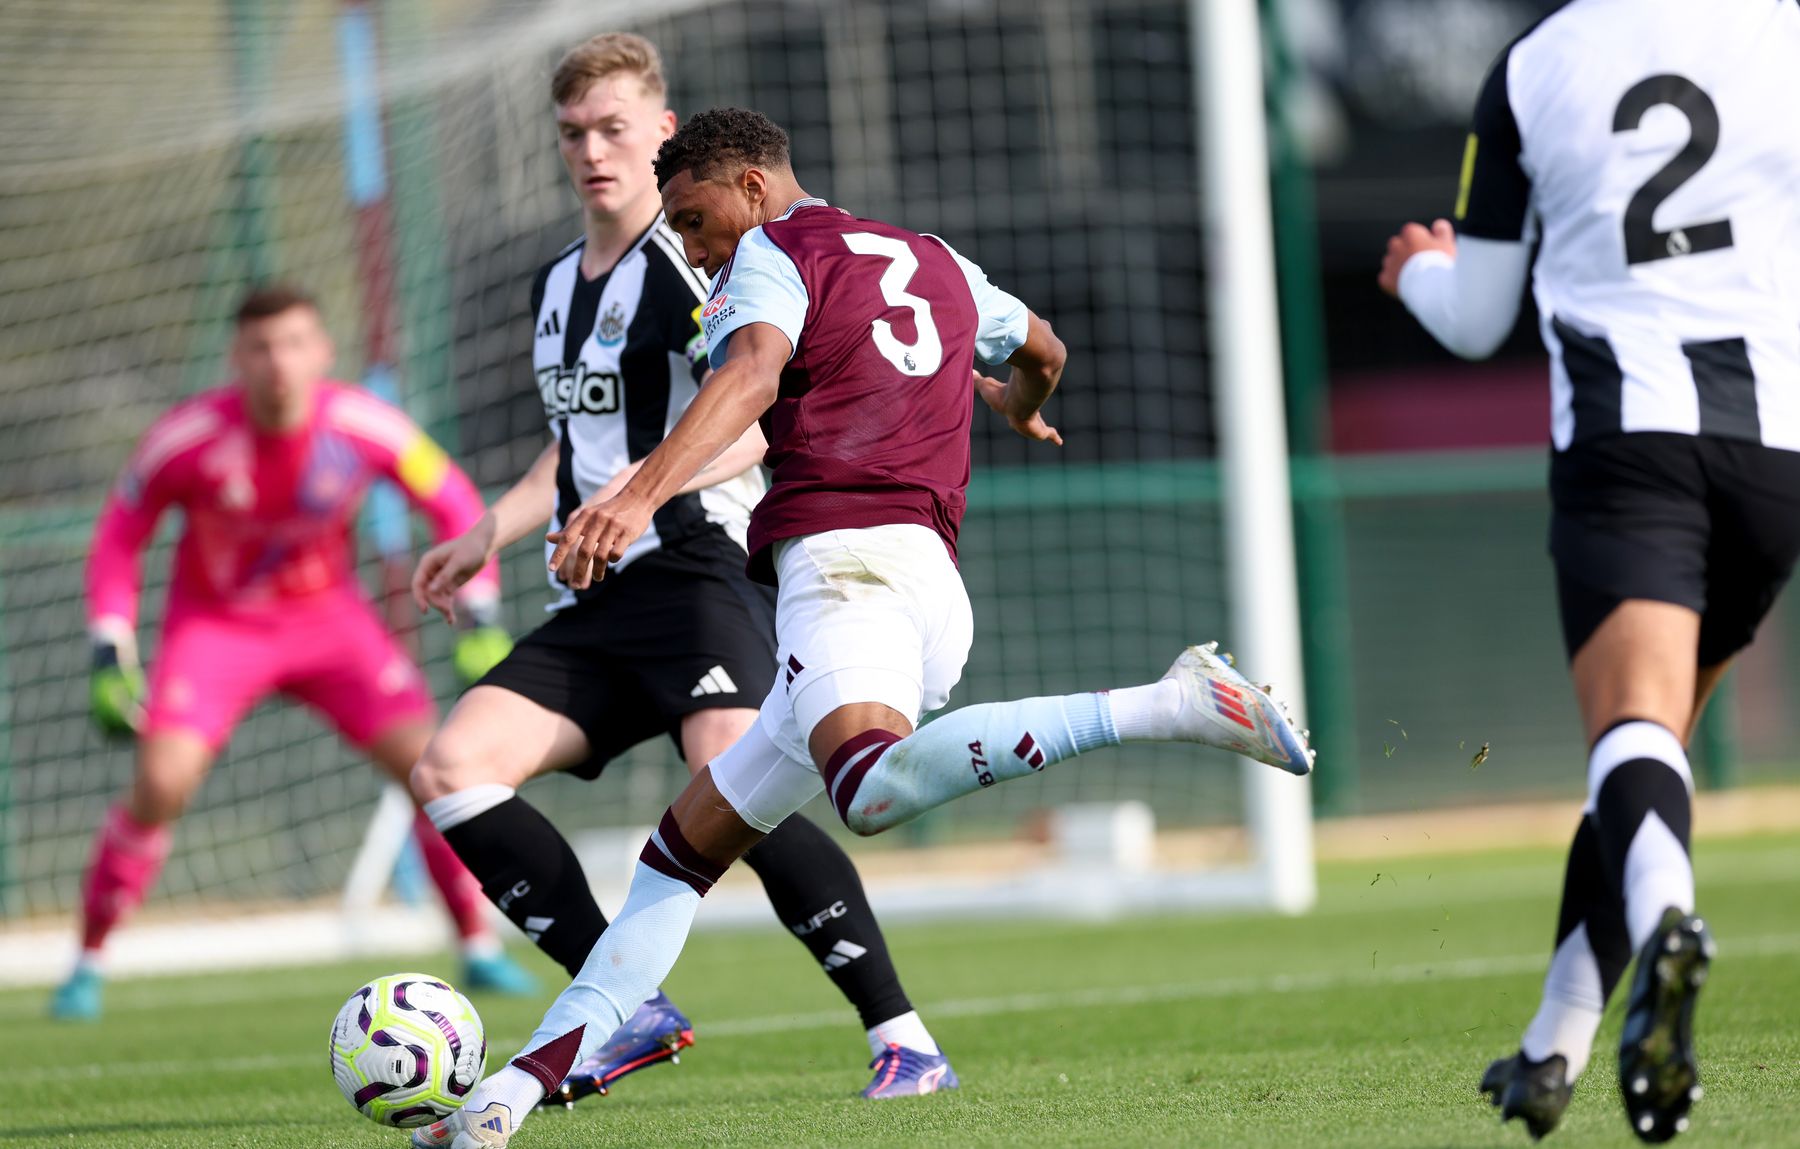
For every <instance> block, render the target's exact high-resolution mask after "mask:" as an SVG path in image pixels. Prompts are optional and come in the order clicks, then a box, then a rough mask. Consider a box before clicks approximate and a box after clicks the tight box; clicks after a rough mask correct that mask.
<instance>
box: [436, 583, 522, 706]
mask: <svg viewBox="0 0 1800 1149" xmlns="http://www.w3.org/2000/svg"><path fill="white" fill-rule="evenodd" d="M499 615H500V610H499V604H498V603H497V602H495V601H493V600H492V599H483V600H470V601H468V602H465V603H464V604H463V618H464V619H465V620H466V622H467V624H468V627H467V629H466V630H463V631H461V632H460V633H458V634H457V636H456V644H455V649H454V650H452V652H451V656H450V660H451V662H452V663H454V664H455V666H456V678H457V681H458V682H460V683H462V684H463V685H464V686H465V687H466V686H473V685H475V684H476V683H477V682H479V681H481V679H482V677H483V676H484V675H486V674H487V672H488V671H490V670H492V669H494V667H496V666H498V665H500V660H501V659H503V658H505V657H506V656H507V655H509V654H511V653H512V646H513V644H512V638H511V637H510V636H509V635H508V634H507V633H506V631H505V630H504V629H502V628H501V626H500V622H499Z"/></svg>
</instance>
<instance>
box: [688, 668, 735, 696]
mask: <svg viewBox="0 0 1800 1149" xmlns="http://www.w3.org/2000/svg"><path fill="white" fill-rule="evenodd" d="M737 692H738V686H737V683H735V682H733V681H731V675H729V674H726V673H725V668H724V667H723V666H715V667H713V668H712V669H711V670H709V671H707V672H706V673H705V674H703V675H701V676H700V681H699V682H698V683H696V684H695V685H694V689H692V690H690V691H688V697H689V698H699V697H700V696H701V695H703V694H736V693H737Z"/></svg>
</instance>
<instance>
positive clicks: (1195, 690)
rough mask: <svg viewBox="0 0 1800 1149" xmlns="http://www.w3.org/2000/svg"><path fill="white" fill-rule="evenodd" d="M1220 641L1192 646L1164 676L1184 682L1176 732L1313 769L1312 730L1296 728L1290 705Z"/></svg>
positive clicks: (1302, 770)
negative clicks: (1245, 671) (1256, 680)
mask: <svg viewBox="0 0 1800 1149" xmlns="http://www.w3.org/2000/svg"><path fill="white" fill-rule="evenodd" d="M1218 649H1219V644H1218V643H1216V642H1209V643H1207V644H1206V645H1205V646H1190V647H1188V648H1187V649H1186V650H1184V651H1182V652H1181V657H1179V658H1177V659H1176V660H1175V665H1173V666H1171V667H1169V672H1168V673H1167V674H1165V675H1163V679H1164V680H1165V681H1166V680H1169V679H1173V680H1175V681H1176V682H1178V683H1180V684H1181V712H1180V715H1179V717H1178V718H1177V719H1176V725H1175V729H1176V735H1175V736H1176V737H1177V738H1179V739H1181V740H1182V741H1184V742H1200V743H1203V744H1205V745H1207V746H1217V747H1219V748H1220V749H1222V750H1230V751H1233V752H1235V753H1238V754H1242V755H1244V756H1246V757H1248V758H1254V759H1256V760H1257V761H1258V762H1263V763H1266V764H1267V765H1270V766H1277V767H1280V768H1281V769H1283V770H1286V771H1287V772H1288V773H1289V774H1307V773H1311V771H1312V764H1313V758H1314V757H1315V756H1316V753H1315V751H1313V750H1312V748H1311V747H1309V746H1307V744H1306V738H1307V733H1306V731H1304V730H1298V729H1295V727H1294V721H1293V719H1292V718H1290V717H1288V712H1287V706H1286V705H1285V704H1284V703H1282V702H1280V701H1278V700H1277V699H1276V698H1275V697H1274V696H1273V695H1272V694H1271V693H1270V691H1269V688H1268V687H1267V686H1253V685H1251V683H1250V681H1249V680H1248V679H1246V678H1245V677H1244V676H1243V675H1242V674H1239V673H1238V672H1237V669H1236V668H1235V667H1234V666H1233V665H1232V661H1231V656H1230V655H1229V654H1220V653H1218Z"/></svg>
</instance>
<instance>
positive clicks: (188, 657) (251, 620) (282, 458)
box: [51, 287, 533, 1020]
mask: <svg viewBox="0 0 1800 1149" xmlns="http://www.w3.org/2000/svg"><path fill="white" fill-rule="evenodd" d="M332 355H333V350H332V344H331V340H330V337H329V336H327V334H326V332H325V328H324V325H323V323H322V321H321V320H320V317H319V312H318V309H317V307H316V306H315V305H314V304H313V302H312V300H311V299H310V298H308V297H307V296H306V295H304V294H302V293H300V292H298V291H295V290H292V289H290V288H284V287H274V288H265V289H262V290H258V291H255V292H252V293H251V294H250V296H249V297H248V298H246V299H245V300H244V302H243V304H242V306H240V307H239V309H238V314H237V331H236V335H235V338H234V339H233V342H232V345H231V363H232V367H233V369H234V370H235V371H236V373H237V378H236V380H235V381H234V382H232V383H230V384H227V385H226V386H223V387H220V388H217V389H215V390H212V391H207V392H205V393H203V394H201V395H197V396H195V397H194V398H192V399H189V400H187V401H186V402H183V403H181V404H179V405H178V406H176V407H175V408H174V409H173V410H171V411H169V412H168V413H167V414H165V415H164V416H163V417H162V418H160V419H158V420H157V421H156V423H155V424H154V425H153V426H152V427H151V428H150V430H149V431H148V432H146V433H145V435H144V437H143V439H142V440H141V441H140V442H139V444H138V446H137V450H136V451H135V452H134V453H133V454H132V456H131V459H130V461H129V462H128V463H127V464H126V465H125V469H124V472H123V473H122V474H121V475H120V477H119V480H118V483H117V485H116V486H115V487H114V489H113V491H112V494H111V495H110V496H109V497H108V499H107V500H106V505H105V507H104V509H103V510H102V511H101V513H100V519H99V521H98V523H96V524H95V528H94V541H93V547H92V550H91V553H90V556H89V559H88V568H87V613H88V633H89V637H90V639H91V641H92V644H93V652H94V668H95V669H94V675H93V680H92V692H91V694H92V703H93V712H94V718H95V721H96V722H97V723H98V724H99V725H100V727H101V728H102V729H103V730H105V731H107V732H108V733H112V734H120V735H135V736H136V738H137V758H136V769H135V772H134V775H133V779H132V784H131V788H130V789H129V790H128V791H127V792H126V794H125V796H124V798H123V799H122V800H121V801H120V802H119V803H118V804H117V805H115V806H114V807H113V808H112V809H111V810H110V811H109V812H108V813H107V815H106V820H105V821H104V822H103V823H102V825H101V827H100V832H99V835H98V837H97V838H96V839H95V841H94V852H93V858H92V861H91V862H90V864H89V867H88V871H87V875H86V877H85V879H84V881H83V884H82V903H81V904H82V910H81V954H80V958H79V960H78V962H77V964H76V967H75V969H74V971H73V973H71V975H70V977H69V979H68V980H67V981H66V982H64V983H63V985H62V986H61V987H60V988H59V989H58V990H57V992H56V995H55V996H54V997H53V998H52V1001H51V1012H52V1013H53V1014H54V1015H55V1016H57V1017H61V1018H66V1019H72V1020H85V1019H92V1018H95V1017H97V1016H99V1013H100V1009H101V996H102V992H101V990H102V984H103V982H102V973H101V957H102V947H103V946H104V944H105V942H106V940H107V937H108V935H109V934H111V933H112V931H113V928H114V927H115V926H116V925H118V923H119V921H120V919H122V918H123V917H124V916H125V915H126V914H127V913H129V912H130V911H131V910H132V909H134V908H135V907H136V906H138V905H139V904H140V903H141V902H142V901H143V900H144V896H145V894H146V893H147V892H148V891H149V889H150V886H151V885H152V884H153V883H154V882H155V881H156V877H157V874H158V873H159V872H160V871H161V869H162V865H163V861H164V859H165V858H166V857H167V856H168V853H169V843H170V825H171V823H173V822H174V821H175V820H176V819H177V818H178V817H179V816H180V815H181V812H182V810H183V809H184V808H185V807H186V806H187V804H188V802H189V800H190V799H192V797H193V795H194V793H195V791H196V790H198V789H199V787H200V784H201V782H203V781H204V780H205V778H206V775H207V772H208V771H209V770H210V769H211V768H212V764H213V761H214V760H215V758H216V757H217V755H218V752H219V750H220V748H221V747H223V746H224V744H225V742H226V740H227V739H228V738H230V736H231V731H232V728H233V727H235V726H236V725H237V723H238V720H239V719H241V718H242V717H243V716H244V714H245V713H246V712H248V711H249V710H250V708H251V707H253V706H255V705H256V704H257V702H259V701H260V700H262V699H263V698H265V697H267V696H269V695H271V694H281V695H284V696H286V697H288V698H292V699H294V700H296V701H299V702H304V703H306V704H307V705H308V706H310V707H311V708H312V709H314V710H316V711H318V712H319V713H320V714H321V715H322V716H323V717H325V718H326V719H327V720H328V721H329V722H331V724H332V725H333V726H335V727H336V728H337V730H338V732H339V733H340V734H341V735H342V736H343V737H344V739H345V741H347V742H349V743H351V744H352V745H354V746H356V747H358V748H359V749H361V750H362V751H363V752H364V753H366V754H368V756H369V758H370V759H371V760H372V761H373V762H374V763H375V765H376V766H378V767H379V768H380V769H381V770H382V771H383V772H384V773H386V774H388V775H389V776H391V777H393V778H394V779H396V780H398V781H401V782H404V781H405V780H406V778H407V775H408V772H409V771H410V770H411V768H412V765H413V763H414V762H416V761H417V760H418V757H419V754H420V753H421V752H422V751H423V750H424V747H425V744H426V742H427V740H428V739H429V738H430V737H431V731H432V725H433V707H432V700H431V696H430V694H429V693H428V691H427V689H426V685H425V681H424V679H423V677H422V676H421V675H420V673H419V670H418V668H417V667H416V666H415V665H414V664H413V662H412V659H411V658H409V657H408V656H407V654H406V653H405V652H404V651H403V650H401V649H400V647H399V646H398V645H397V644H396V642H395V641H394V639H393V638H392V637H391V636H390V635H389V634H388V632H387V630H386V628H385V627H383V625H382V623H381V620H380V619H379V618H377V617H376V614H375V611H374V609H373V607H372V606H371V605H370V603H369V601H368V600H367V598H366V597H365V596H364V595H363V593H362V591H361V589H360V587H359V586H358V585H357V582H356V572H355V570H354V567H353V557H354V551H353V544H352V541H351V530H352V525H353V520H354V517H355V515H356V511H357V508H358V506H360V504H361V502H362V497H363V493H364V492H365V491H367V490H368V487H369V484H370V483H371V482H372V481H374V480H375V479H378V478H383V479H388V480H390V481H392V482H394V483H395V484H397V485H398V486H399V487H400V489H401V490H402V491H404V492H405V493H406V496H407V498H408V499H409V500H410V501H411V502H412V504H413V506H414V507H415V508H417V509H418V510H419V511H421V512H423V513H424V515H425V516H426V517H427V518H428V519H429V520H430V521H431V525H432V527H433V529H434V530H435V532H436V534H437V536H438V537H439V538H448V537H452V536H454V535H456V534H457V533H459V532H460V531H462V530H463V529H464V528H466V527H467V526H469V524H470V523H472V522H474V521H475V519H476V518H478V517H479V516H480V514H481V497H480V495H479V494H477V493H476V491H475V488H474V486H473V485H472V484H471V483H470V482H469V480H468V479H467V477H465V476H464V475H463V473H462V472H461V471H460V470H458V469H457V467H456V465H455V464H454V463H452V462H451V461H450V459H449V457H448V456H447V455H445V454H444V452H443V451H442V450H440V449H439V447H438V445H437V444H436V443H434V442H432V441H431V439H430V438H428V437H427V436H426V435H425V434H424V432H422V431H420V430H419V429H418V427H416V426H414V425H413V423H412V421H411V420H410V419H408V418H407V417H406V416H405V415H404V414H402V413H401V412H400V411H398V410H396V409H395V408H393V407H390V406H389V405H388V404H386V403H383V402H381V401H380V400H379V399H376V398H375V397H374V396H372V395H369V394H368V393H366V392H364V391H362V390H360V389H359V388H356V387H352V386H348V385H346V384H342V383H336V382H332V381H331V380H329V379H327V378H326V372H327V371H328V370H329V369H330V366H331V360H332ZM171 509H179V510H180V511H181V512H182V516H183V520H184V522H183V529H182V535H181V541H180V543H179V544H178V546H177V549H176V553H175V569H174V572H173V576H172V578H171V580H170V586H169V595H168V603H167V607H166V610H165V612H164V619H163V626H162V632H161V634H160V636H159V639H158V642H157V644H156V657H155V658H154V659H153V661H152V663H151V667H150V681H149V692H148V695H147V696H145V694H144V690H143V683H144V676H143V672H142V671H141V670H140V669H139V665H138V659H137V654H136V650H137V622H138V592H139V579H140V568H141V555H142V552H143V549H144V546H145V544H146V543H148V542H149V540H150V537H151V535H152V534H153V533H154V532H155V530H156V524H157V521H158V520H159V519H160V518H161V517H162V515H163V514H164V512H166V511H168V510H171ZM498 590H499V581H498V574H497V571H496V570H495V569H493V568H489V569H486V570H484V571H482V572H481V573H480V575H479V577H477V578H475V579H473V580H471V581H470V583H469V585H468V587H467V588H466V589H465V590H464V592H463V601H464V608H463V609H464V613H465V615H466V616H467V617H468V618H469V619H470V620H471V622H473V623H474V625H473V626H472V627H471V628H470V629H467V630H465V631H464V632H463V633H462V634H461V635H460V636H459V638H458V643H457V650H456V661H457V664H458V668H459V671H460V672H462V673H464V674H468V675H473V676H479V675H480V674H481V673H482V672H483V671H484V670H485V669H486V666H487V665H489V664H491V663H492V662H494V661H495V660H497V659H498V657H499V656H500V655H501V654H503V653H504V652H505V649H506V646H507V645H508V644H507V639H506V635H505V632H504V631H501V630H500V629H498V627H497V626H496V625H495V623H494V618H495V607H496V605H497V597H498ZM415 831H416V833H417V835H418V840H419V844H420V847H421V848H422V850H423V852H424V856H425V864H426V867H427V869H428V870H429V871H430V873H431V877H432V880H433V881H434V882H435V883H436V884H437V887H438V890H439V891H440V892H441V893H442V894H443V897H444V902H445V905H446V906H448V907H449V909H450V912H451V916H452V917H453V918H454V919H455V922H456V927H457V931H458V933H459V934H460V935H461V938H462V946H463V954H464V958H465V968H464V970H463V978H462V984H463V985H464V986H465V987H466V988H475V989H498V990H506V991H511V992H519V993H524V992H529V991H530V990H531V989H532V988H533V985H532V980H531V978H530V977H529V975H527V974H526V973H525V972H524V971H523V970H522V969H520V968H518V967H517V966H515V965H513V964H512V962H511V961H510V960H509V959H508V958H507V957H506V955H505V954H504V953H503V952H502V951H501V948H500V943H499V940H498V939H497V938H496V937H495V935H494V933H493V931H492V929H491V928H490V927H489V926H488V924H487V923H486V921H485V913H486V906H485V904H484V899H483V898H482V895H481V888H480V886H479V884H478V883H477V882H476V881H475V879H474V878H473V877H472V876H471V875H470V874H469V872H468V870H467V869H465V868H464V867H463V865H462V863H461V862H459V861H458V860H457V858H456V855H455V853H454V852H452V851H451V849H450V847H449V846H448V845H446V844H445V842H444V840H443V838H442V837H440V836H439V835H438V832H437V831H436V830H435V829H433V828H432V825H431V822H430V820H429V819H427V818H425V817H424V815H423V814H421V815H420V816H419V817H418V819H417V820H416V821H415Z"/></svg>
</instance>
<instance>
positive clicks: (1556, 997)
mask: <svg viewBox="0 0 1800 1149" xmlns="http://www.w3.org/2000/svg"><path fill="white" fill-rule="evenodd" d="M1605 1010H1606V998H1605V997H1604V996H1603V995H1602V994H1601V991H1600V964H1599V962H1597V961H1596V960H1595V959H1594V950H1593V947H1592V945H1590V944H1589V942H1588V936H1587V925H1586V924H1585V923H1584V924H1582V925H1578V926H1576V927H1575V929H1574V930H1573V931H1571V932H1570V934H1569V936H1568V937H1566V938H1564V939H1563V941H1562V944H1561V945H1559V946H1557V947H1556V953H1555V955H1554V956H1552V957H1551V959H1550V972H1549V973H1547V974H1545V975H1544V999H1543V1002H1542V1004H1540V1005H1539V1006H1538V1011H1537V1016H1535V1017H1533V1018H1532V1019H1531V1024H1530V1025H1528V1026H1526V1027H1525V1033H1524V1035H1523V1036H1522V1037H1521V1038H1520V1039H1519V1049H1520V1051H1521V1052H1523V1053H1524V1054H1525V1056H1526V1057H1529V1058H1530V1059H1531V1060H1533V1061H1542V1060H1544V1059H1545V1058H1547V1057H1549V1056H1550V1055H1552V1054H1557V1053H1560V1054H1562V1056H1563V1057H1564V1059H1566V1060H1567V1061H1568V1063H1569V1072H1568V1080H1569V1084H1571V1085H1573V1084H1574V1083H1575V1079H1576V1078H1578V1077H1580V1076H1581V1071H1582V1070H1584V1069H1586V1068H1587V1063H1588V1058H1589V1057H1591V1056H1592V1055H1593V1052H1594V1034H1595V1032H1596V1031H1597V1030H1599V1028H1600V1015H1601V1014H1602V1013H1603V1012H1605Z"/></svg>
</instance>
